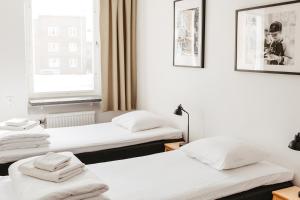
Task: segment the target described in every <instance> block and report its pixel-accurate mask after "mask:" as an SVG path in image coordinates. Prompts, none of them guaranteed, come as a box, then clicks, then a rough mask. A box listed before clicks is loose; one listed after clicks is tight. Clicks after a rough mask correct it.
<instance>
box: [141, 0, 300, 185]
mask: <svg viewBox="0 0 300 200" xmlns="http://www.w3.org/2000/svg"><path fill="white" fill-rule="evenodd" d="M277 2H278V1H277V0H231V1H230V2H229V1H221V0H207V16H206V21H207V26H206V49H205V51H206V57H205V58H206V68H205V69H193V68H174V67H173V66H172V50H173V45H172V41H173V38H172V37H173V0H140V1H139V7H138V9H139V16H138V52H139V53H138V105H139V108H141V109H149V110H152V111H155V112H158V113H161V114H164V115H166V116H167V115H168V116H171V113H172V112H173V111H174V109H175V107H176V106H177V105H178V104H179V103H182V104H183V105H184V107H185V108H186V109H187V110H188V111H190V114H191V135H192V138H193V139H197V138H200V137H203V136H213V135H231V136H237V137H240V138H243V139H246V140H247V141H248V142H249V143H253V144H258V145H260V146H261V147H262V148H264V149H265V150H267V151H268V152H269V153H270V154H271V157H270V160H272V161H274V162H277V163H280V164H282V165H284V166H287V167H289V168H291V169H293V170H295V171H296V173H297V177H296V178H297V183H298V184H300V162H299V159H300V153H299V152H294V151H291V150H289V149H288V148H287V145H288V143H289V142H290V140H291V139H292V138H293V135H294V134H296V133H297V131H299V130H300V106H299V102H300V88H299V86H300V76H291V75H274V74H258V73H245V72H235V71H234V70H233V69H234V50H235V10H236V9H239V8H245V7H252V6H258V5H263V4H265V3H277ZM178 120H180V122H181V125H182V124H183V123H184V122H185V119H184V118H180V119H176V121H178Z"/></svg>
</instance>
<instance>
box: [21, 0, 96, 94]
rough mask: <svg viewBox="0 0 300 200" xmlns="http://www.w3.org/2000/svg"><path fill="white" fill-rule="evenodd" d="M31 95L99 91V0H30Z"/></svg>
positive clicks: (28, 0)
mask: <svg viewBox="0 0 300 200" xmlns="http://www.w3.org/2000/svg"><path fill="white" fill-rule="evenodd" d="M27 4H28V5H27V6H26V8H28V9H27V12H26V19H27V21H26V28H27V39H26V42H27V45H26V46H28V49H27V53H26V55H27V60H28V66H29V71H30V74H31V79H30V97H31V98H39V97H45V98H47V97H49V98H52V97H62V96H85V95H99V88H100V80H99V79H100V78H99V72H100V66H99V65H100V58H99V57H100V52H99V51H100V49H99V47H98V45H97V44H98V43H99V42H98V41H99V27H98V24H99V11H98V4H99V3H98V0H76V1H74V0H27Z"/></svg>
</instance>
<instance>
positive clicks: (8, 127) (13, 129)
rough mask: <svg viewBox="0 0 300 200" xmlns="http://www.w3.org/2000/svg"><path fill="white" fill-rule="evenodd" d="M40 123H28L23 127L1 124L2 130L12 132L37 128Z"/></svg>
mask: <svg viewBox="0 0 300 200" xmlns="http://www.w3.org/2000/svg"><path fill="white" fill-rule="evenodd" d="M38 124H39V123H38V122H36V121H28V122H27V123H26V124H25V125H23V126H9V125H7V124H6V122H2V123H0V129H3V130H11V131H24V130H30V129H32V128H33V127H35V126H37V125H38Z"/></svg>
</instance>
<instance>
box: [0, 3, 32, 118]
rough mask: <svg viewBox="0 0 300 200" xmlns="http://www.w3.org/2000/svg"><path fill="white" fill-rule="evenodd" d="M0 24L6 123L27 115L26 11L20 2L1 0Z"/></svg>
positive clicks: (0, 92) (0, 111)
mask: <svg viewBox="0 0 300 200" xmlns="http://www.w3.org/2000/svg"><path fill="white" fill-rule="evenodd" d="M0 25H1V26H0V27H1V29H0V120H4V119H7V118H10V117H13V116H25V115H26V113H27V104H26V102H27V100H26V99H27V95H26V94H27V84H26V80H25V51H24V43H25V41H24V12H23V4H22V3H20V0H0ZM10 99H11V100H10Z"/></svg>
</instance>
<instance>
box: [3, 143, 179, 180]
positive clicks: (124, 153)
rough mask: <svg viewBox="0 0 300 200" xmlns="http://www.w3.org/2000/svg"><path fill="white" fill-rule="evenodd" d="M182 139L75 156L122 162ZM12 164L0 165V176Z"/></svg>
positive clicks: (92, 161) (90, 161) (84, 159)
mask: <svg viewBox="0 0 300 200" xmlns="http://www.w3.org/2000/svg"><path fill="white" fill-rule="evenodd" d="M179 141H182V139H175V140H159V141H154V142H148V143H143V144H137V145H131V146H125V147H119V148H113V149H106V150H100V151H94V152H86V153H79V154H76V156H77V157H78V158H79V159H80V160H81V162H83V163H85V164H87V165H88V164H95V163H101V162H108V161H114V160H122V159H127V158H134V157H139V156H146V155H151V154H155V153H161V152H164V150H165V146H164V145H165V143H171V142H179ZM11 164H12V163H5V164H0V176H6V175H8V167H9V166H10V165H11Z"/></svg>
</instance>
